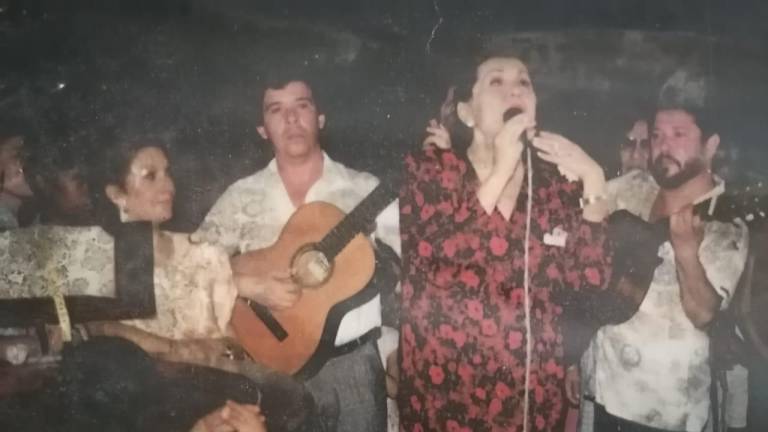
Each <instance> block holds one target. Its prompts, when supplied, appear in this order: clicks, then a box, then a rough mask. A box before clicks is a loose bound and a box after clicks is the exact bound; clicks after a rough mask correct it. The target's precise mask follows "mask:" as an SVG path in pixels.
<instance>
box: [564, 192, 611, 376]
mask: <svg viewBox="0 0 768 432" xmlns="http://www.w3.org/2000/svg"><path fill="white" fill-rule="evenodd" d="M563 187H564V189H565V193H566V195H567V198H566V199H565V200H564V202H567V203H571V205H570V206H568V207H566V209H565V210H564V211H565V212H566V214H565V221H566V224H565V225H566V226H565V228H564V229H565V231H566V232H567V233H568V238H567V240H566V250H565V253H564V257H565V260H564V270H565V275H566V290H565V291H566V293H565V299H566V300H565V304H564V310H563V345H564V350H565V361H566V364H568V365H573V364H578V363H579V359H580V358H581V355H582V353H583V352H584V351H585V350H586V349H587V347H588V346H589V342H590V340H591V339H592V336H594V334H595V332H597V329H598V328H599V327H600V320H599V319H596V317H598V316H599V315H600V312H601V310H604V309H605V308H612V307H613V305H612V301H611V300H610V299H609V297H610V296H609V293H607V291H606V289H605V288H606V287H607V282H608V279H609V278H610V271H611V248H610V244H609V241H608V235H607V226H606V223H605V222H599V223H595V222H590V221H587V220H585V219H584V218H583V217H582V210H581V208H579V206H578V204H577V203H578V199H579V197H580V196H581V188H580V187H571V185H565V186H563Z"/></svg>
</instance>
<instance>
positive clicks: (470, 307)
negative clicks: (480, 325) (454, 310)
mask: <svg viewBox="0 0 768 432" xmlns="http://www.w3.org/2000/svg"><path fill="white" fill-rule="evenodd" d="M465 304H466V306H467V315H469V317H470V318H472V319H473V320H475V321H480V320H481V319H483V304H482V303H480V302H479V301H477V300H467V301H466V303H465Z"/></svg>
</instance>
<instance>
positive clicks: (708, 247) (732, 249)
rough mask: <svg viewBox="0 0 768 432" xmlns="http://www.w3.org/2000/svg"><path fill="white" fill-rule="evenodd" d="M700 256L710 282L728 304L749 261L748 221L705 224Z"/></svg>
mask: <svg viewBox="0 0 768 432" xmlns="http://www.w3.org/2000/svg"><path fill="white" fill-rule="evenodd" d="M704 234H705V235H704V241H703V242H702V244H701V248H700V249H699V257H700V259H701V265H702V266H703V267H704V272H705V273H706V275H707V279H708V280H709V283H711V284H712V287H713V288H714V289H715V291H717V294H718V295H720V297H722V298H723V301H722V303H721V305H720V308H721V309H725V308H727V307H728V304H729V303H730V301H731V298H732V297H733V294H734V292H735V291H736V287H737V285H738V283H739V278H740V277H741V272H742V271H743V270H744V266H745V265H746V262H747V253H748V251H749V235H748V234H749V233H748V230H747V227H746V225H744V223H741V222H739V223H719V222H710V223H708V224H707V225H706V227H705V232H704Z"/></svg>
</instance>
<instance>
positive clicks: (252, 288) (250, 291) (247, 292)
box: [235, 270, 301, 310]
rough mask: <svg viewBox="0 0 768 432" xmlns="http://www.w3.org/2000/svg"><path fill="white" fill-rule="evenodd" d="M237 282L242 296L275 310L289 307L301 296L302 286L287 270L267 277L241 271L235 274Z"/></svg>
mask: <svg viewBox="0 0 768 432" xmlns="http://www.w3.org/2000/svg"><path fill="white" fill-rule="evenodd" d="M235 282H236V284H237V289H238V292H239V294H240V296H242V297H245V298H248V299H251V300H253V301H255V302H256V303H259V304H261V305H264V306H266V307H268V308H269V309H273V310H282V309H288V308H290V307H291V306H293V305H295V304H296V302H298V301H299V299H300V298H301V288H300V287H298V286H296V284H294V283H293V281H292V280H291V277H290V273H289V272H288V271H287V270H286V271H281V272H273V273H271V274H270V275H269V276H267V277H262V276H253V275H246V274H243V273H240V274H237V275H235Z"/></svg>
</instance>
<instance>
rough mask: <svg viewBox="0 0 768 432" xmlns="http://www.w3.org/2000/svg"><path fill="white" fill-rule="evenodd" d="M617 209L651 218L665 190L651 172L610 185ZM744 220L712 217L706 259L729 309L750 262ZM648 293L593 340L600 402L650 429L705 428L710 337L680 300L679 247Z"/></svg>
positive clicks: (665, 258) (665, 250) (667, 256)
mask: <svg viewBox="0 0 768 432" xmlns="http://www.w3.org/2000/svg"><path fill="white" fill-rule="evenodd" d="M608 189H609V194H610V195H611V197H610V198H611V202H612V203H613V204H614V206H615V208H613V209H612V210H618V209H626V210H628V211H630V212H631V213H633V214H635V215H638V216H640V217H642V218H643V219H645V220H647V219H648V216H649V214H650V210H651V206H652V205H653V202H654V199H655V198H656V195H657V193H658V191H659V187H658V185H656V183H655V181H654V180H653V178H652V177H651V176H650V174H648V173H647V172H641V171H633V172H631V173H629V174H626V175H624V176H622V177H619V178H617V179H614V180H612V181H611V182H609V188H608ZM747 248H748V237H747V229H746V226H744V225H743V224H732V223H720V222H708V223H706V225H705V228H704V240H703V242H702V244H701V247H700V248H699V259H700V260H701V263H702V266H703V267H704V270H705V272H706V275H707V279H708V280H709V281H710V283H711V284H712V286H713V287H714V289H715V290H716V291H717V293H718V294H719V295H720V297H722V304H721V308H725V307H726V306H727V305H728V303H729V302H730V300H731V298H732V296H733V293H734V291H735V289H736V286H737V283H738V280H739V277H740V275H741V272H742V270H743V269H744V265H745V262H746V259H747ZM658 256H659V257H660V258H661V259H662V263H661V264H660V265H659V267H658V268H657V269H656V271H655V273H654V277H653V281H652V283H651V286H650V289H649V290H648V294H647V296H646V297H645V300H644V301H643V303H642V304H641V305H640V309H639V311H638V312H637V314H635V316H633V317H632V318H631V319H630V320H629V321H627V322H625V323H622V324H619V325H609V326H605V327H603V328H601V329H600V330H599V331H598V333H597V335H596V336H595V338H594V339H593V341H592V345H591V346H590V350H592V354H593V355H594V362H595V364H594V365H595V370H594V372H593V373H594V377H593V378H594V382H593V384H594V386H595V387H594V391H595V398H596V400H597V402H598V403H600V404H602V405H603V406H605V408H606V410H607V411H608V412H609V413H611V414H613V415H615V416H618V417H621V418H624V419H627V420H631V421H634V422H638V423H641V424H644V425H647V426H651V427H655V428H659V429H667V430H676V431H701V430H702V428H703V427H704V425H705V423H706V422H707V419H708V417H709V408H710V395H709V387H710V370H709V364H708V360H709V337H708V336H707V334H706V333H705V332H704V331H702V330H700V329H697V328H696V327H695V326H694V325H693V324H692V323H691V321H690V320H689V319H688V317H687V316H686V314H685V312H684V310H683V306H682V303H681V300H680V285H679V283H678V279H677V271H676V267H675V259H674V250H673V249H672V246H671V244H670V242H669V241H667V242H665V243H663V244H662V245H661V246H660V247H659V250H658Z"/></svg>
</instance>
